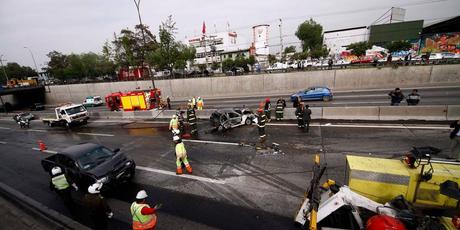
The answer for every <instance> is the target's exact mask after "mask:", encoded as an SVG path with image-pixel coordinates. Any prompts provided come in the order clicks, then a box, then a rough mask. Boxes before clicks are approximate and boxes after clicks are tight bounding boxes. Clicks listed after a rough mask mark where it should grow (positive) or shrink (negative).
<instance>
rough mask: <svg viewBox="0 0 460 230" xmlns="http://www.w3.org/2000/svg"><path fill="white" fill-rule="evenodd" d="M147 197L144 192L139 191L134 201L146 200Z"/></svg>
mask: <svg viewBox="0 0 460 230" xmlns="http://www.w3.org/2000/svg"><path fill="white" fill-rule="evenodd" d="M147 197H148V195H147V193H146V192H145V190H141V191H139V192H138V193H137V195H136V199H138V200H142V199H145V198H147Z"/></svg>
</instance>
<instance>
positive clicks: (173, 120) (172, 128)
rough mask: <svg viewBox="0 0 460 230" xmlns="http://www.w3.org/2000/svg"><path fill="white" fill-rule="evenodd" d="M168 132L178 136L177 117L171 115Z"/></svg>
mask: <svg viewBox="0 0 460 230" xmlns="http://www.w3.org/2000/svg"><path fill="white" fill-rule="evenodd" d="M169 130H170V131H172V132H173V133H175V134H179V119H178V118H177V115H175V114H174V115H173V116H172V118H171V121H169Z"/></svg>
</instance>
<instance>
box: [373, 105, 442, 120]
mask: <svg viewBox="0 0 460 230" xmlns="http://www.w3.org/2000/svg"><path fill="white" fill-rule="evenodd" d="M379 118H380V119H379V120H431V121H445V120H447V106H446V105H439V106H380V113H379Z"/></svg>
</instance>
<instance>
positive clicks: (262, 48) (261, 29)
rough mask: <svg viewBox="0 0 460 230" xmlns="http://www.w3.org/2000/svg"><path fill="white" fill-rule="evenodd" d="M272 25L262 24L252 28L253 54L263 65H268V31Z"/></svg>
mask: <svg viewBox="0 0 460 230" xmlns="http://www.w3.org/2000/svg"><path fill="white" fill-rule="evenodd" d="M269 27H270V25H268V24H261V25H256V26H253V27H252V46H251V47H252V49H253V52H251V54H253V55H255V57H256V61H257V62H258V63H259V64H260V65H262V66H267V65H268V55H269V54H270V46H269V44H268V38H269V36H268V29H269Z"/></svg>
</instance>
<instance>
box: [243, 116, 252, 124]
mask: <svg viewBox="0 0 460 230" xmlns="http://www.w3.org/2000/svg"><path fill="white" fill-rule="evenodd" d="M244 124H245V125H251V124H252V121H251V118H249V117H248V118H246V120H245V121H244Z"/></svg>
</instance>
